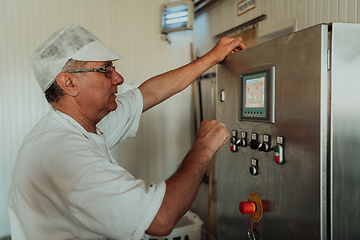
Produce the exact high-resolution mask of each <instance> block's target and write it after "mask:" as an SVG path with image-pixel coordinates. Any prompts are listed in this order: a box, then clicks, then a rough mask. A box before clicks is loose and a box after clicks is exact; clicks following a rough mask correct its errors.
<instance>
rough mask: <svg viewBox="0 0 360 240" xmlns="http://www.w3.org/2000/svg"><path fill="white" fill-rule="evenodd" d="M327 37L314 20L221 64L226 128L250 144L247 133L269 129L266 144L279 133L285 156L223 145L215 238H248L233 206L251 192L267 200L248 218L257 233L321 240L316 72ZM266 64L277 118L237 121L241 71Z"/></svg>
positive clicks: (322, 98) (323, 97)
mask: <svg viewBox="0 0 360 240" xmlns="http://www.w3.org/2000/svg"><path fill="white" fill-rule="evenodd" d="M327 36H328V26H327V25H318V26H315V27H313V28H310V29H306V30H303V31H301V32H298V33H294V34H291V35H289V36H286V37H283V38H280V39H276V40H273V41H270V42H267V43H264V44H261V45H258V46H255V47H252V48H249V49H247V50H245V51H241V52H240V53H238V54H234V55H231V56H229V57H227V58H226V60H225V61H224V62H223V64H221V65H220V66H219V72H218V74H219V75H218V81H219V82H218V89H223V90H224V91H225V94H226V100H225V101H224V102H220V101H217V108H218V109H217V116H216V117H217V119H218V120H219V121H221V122H223V123H225V125H226V126H227V128H228V130H229V131H231V130H237V131H238V132H242V131H245V132H247V133H248V143H249V141H250V139H249V136H251V133H257V134H259V137H258V141H260V142H261V140H262V138H263V135H264V134H266V135H269V136H270V144H271V147H274V146H275V145H276V137H278V136H279V137H280V136H281V137H284V145H283V146H284V155H285V160H284V163H283V164H277V163H275V161H274V152H273V151H270V152H260V151H258V150H253V149H250V148H249V147H245V148H238V151H237V152H235V153H234V152H231V151H230V150H229V148H228V147H227V146H225V147H223V148H222V149H221V150H220V151H219V152H218V167H219V189H218V192H219V205H218V221H219V222H218V224H219V233H218V238H219V239H227V240H228V239H244V238H246V235H247V230H248V229H249V227H250V217H249V216H248V215H246V216H244V215H241V214H240V213H239V211H238V210H237V209H238V204H239V203H240V201H244V200H246V198H247V196H248V194H249V193H250V192H252V191H254V192H256V193H257V194H258V195H259V196H260V197H261V199H262V200H263V201H264V203H265V204H266V206H267V209H265V211H266V212H264V215H263V218H262V220H261V221H260V222H259V223H256V224H255V225H254V229H255V231H256V232H257V233H258V234H259V236H260V237H261V238H262V239H320V235H321V231H320V229H321V227H320V226H321V224H322V221H321V217H320V214H321V194H320V191H321V185H320V181H321V173H320V163H321V162H322V161H324V162H326V157H327V156H326V155H325V156H324V155H323V154H322V152H321V151H322V148H323V145H324V144H325V146H326V142H325V143H323V142H322V141H323V139H322V137H321V136H320V132H321V131H322V128H323V124H325V131H326V129H327V128H326V124H327V118H326V117H325V118H323V116H322V114H323V112H322V107H323V106H322V103H323V102H325V103H326V102H327V99H328V95H327V94H320V93H321V91H322V86H323V82H325V83H324V86H327V74H325V76H323V74H324V72H323V71H322V65H323V63H325V66H326V63H327V54H326V53H327V51H325V52H324V51H323V49H322V46H327V45H328V40H327ZM271 67H275V96H274V97H275V122H274V123H259V122H251V121H239V120H238V117H237V114H238V109H239V106H238V104H239V91H238V89H239V86H238V84H239V75H240V74H243V73H247V72H252V71H256V70H258V69H266V68H271ZM325 73H326V72H325ZM325 108H326V106H325ZM325 114H326V111H325ZM252 158H255V159H257V160H258V174H257V175H255V176H253V175H251V174H250V172H249V168H250V166H251V159H252ZM322 158H324V159H322ZM325 209H326V208H325ZM324 214H326V212H325V213H324ZM325 232H326V226H325Z"/></svg>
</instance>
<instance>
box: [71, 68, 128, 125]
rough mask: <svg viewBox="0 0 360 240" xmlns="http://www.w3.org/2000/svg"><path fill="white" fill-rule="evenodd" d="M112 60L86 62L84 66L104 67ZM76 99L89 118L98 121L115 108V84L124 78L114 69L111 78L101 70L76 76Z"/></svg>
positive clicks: (122, 81) (121, 82) (119, 83)
mask: <svg viewBox="0 0 360 240" xmlns="http://www.w3.org/2000/svg"><path fill="white" fill-rule="evenodd" d="M111 64H112V62H111V61H109V62H88V63H87V64H86V68H94V67H106V66H108V65H111ZM77 82H78V84H79V85H78V86H79V88H78V89H79V95H78V101H79V104H80V105H81V107H82V109H83V110H84V111H85V112H86V114H87V115H88V114H89V117H90V118H91V119H94V120H95V121H100V120H101V119H102V118H103V117H104V116H106V115H107V114H108V113H109V112H111V111H114V110H115V109H116V108H117V104H116V102H115V98H116V96H115V94H116V93H117V86H118V85H121V84H123V83H124V78H123V77H122V76H121V75H120V74H119V73H118V72H116V71H115V70H113V74H112V77H111V78H108V77H106V76H105V73H103V72H88V73H84V74H81V77H79V78H78V81H77Z"/></svg>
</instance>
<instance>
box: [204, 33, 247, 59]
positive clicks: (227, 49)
mask: <svg viewBox="0 0 360 240" xmlns="http://www.w3.org/2000/svg"><path fill="white" fill-rule="evenodd" d="M242 49H246V47H245V45H244V44H243V43H242V39H241V38H240V37H239V38H227V37H222V38H221V39H220V41H219V42H218V43H217V44H216V45H215V46H214V47H213V49H211V51H210V52H208V53H207V54H206V55H208V56H207V57H209V58H211V59H212V64H213V65H215V64H217V63H219V62H221V61H223V60H224V59H225V57H226V56H227V55H229V54H231V53H235V52H238V51H240V50H242ZM206 55H205V56H206Z"/></svg>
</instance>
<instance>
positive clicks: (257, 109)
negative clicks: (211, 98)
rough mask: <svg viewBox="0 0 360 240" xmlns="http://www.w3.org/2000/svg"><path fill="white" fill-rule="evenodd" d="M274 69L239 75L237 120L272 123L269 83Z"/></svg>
mask: <svg viewBox="0 0 360 240" xmlns="http://www.w3.org/2000/svg"><path fill="white" fill-rule="evenodd" d="M273 72H274V68H271V69H266V70H263V71H257V72H251V73H244V74H241V75H240V79H239V81H240V82H239V86H240V99H239V106H240V111H239V120H248V121H266V122H268V121H270V122H271V121H273V119H271V115H272V112H271V111H272V110H273V109H271V105H272V103H271V102H272V101H271V100H272V97H273V96H271V95H272V94H273V93H272V91H271V89H272V88H271V87H272V84H271V81H273V77H272V75H273Z"/></svg>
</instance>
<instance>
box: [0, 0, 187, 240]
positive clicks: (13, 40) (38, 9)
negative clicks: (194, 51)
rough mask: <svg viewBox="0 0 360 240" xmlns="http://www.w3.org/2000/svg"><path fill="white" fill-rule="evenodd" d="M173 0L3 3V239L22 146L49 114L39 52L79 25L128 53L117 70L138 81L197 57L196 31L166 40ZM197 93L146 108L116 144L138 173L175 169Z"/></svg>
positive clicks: (149, 177)
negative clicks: (165, 8) (36, 59)
mask: <svg viewBox="0 0 360 240" xmlns="http://www.w3.org/2000/svg"><path fill="white" fill-rule="evenodd" d="M164 2H167V1H166V0H151V1H148V0H31V1H29V0H0V111H1V114H0V134H1V137H0V179H1V180H0V239H1V238H2V237H4V236H6V235H9V234H10V228H9V223H8V216H7V207H6V205H7V192H8V188H9V185H10V178H11V173H12V168H13V165H14V162H15V159H16V155H17V151H18V149H19V147H20V144H21V142H22V140H23V138H24V137H25V136H26V134H27V133H28V132H29V131H30V130H31V128H32V127H33V126H34V125H35V124H36V123H37V121H38V120H39V119H40V118H41V117H42V116H43V115H44V114H46V113H47V111H48V110H49V105H48V104H47V102H46V100H45V98H44V96H43V93H42V92H41V90H40V87H39V86H38V84H37V82H36V80H35V77H34V76H33V73H32V70H31V68H30V64H29V59H30V56H31V54H32V53H33V52H34V50H35V49H36V48H37V47H38V46H39V45H40V44H41V43H42V42H43V41H44V40H45V39H46V38H47V37H48V36H50V34H52V33H53V32H55V31H56V30H57V29H59V28H61V27H63V26H66V25H68V24H72V23H80V24H81V25H83V26H84V27H85V28H87V29H89V30H90V31H92V32H93V33H94V34H95V35H96V36H98V37H99V38H100V39H101V40H102V41H103V43H104V44H105V45H107V46H109V47H110V48H111V49H113V50H114V51H115V52H117V53H119V54H120V55H121V56H123V59H121V60H119V61H118V62H116V64H115V65H116V69H117V70H118V71H119V72H120V73H121V74H122V75H123V76H124V78H125V82H127V83H130V84H133V85H139V84H141V83H142V82H143V81H144V80H146V79H147V78H149V77H151V76H154V75H156V74H158V73H161V72H164V71H166V70H169V69H172V68H175V67H177V66H180V65H183V64H185V63H187V62H189V61H190V42H191V41H192V32H191V31H185V32H181V33H176V34H172V35H171V36H170V38H171V40H172V43H171V45H169V44H168V43H167V42H164V41H162V40H160V37H161V34H160V6H161V4H162V3H164ZM191 106H192V105H191V90H190V89H187V90H185V91H184V92H183V93H180V94H179V95H177V96H175V97H174V98H173V99H171V100H169V101H168V102H165V103H163V104H160V105H159V106H157V107H156V108H155V109H153V110H150V111H149V112H147V113H145V114H144V116H143V119H142V120H141V123H140V129H139V132H138V136H137V137H135V138H134V139H129V140H127V141H125V142H123V143H122V144H120V145H119V146H117V147H115V149H113V151H112V153H113V155H114V156H115V157H116V158H117V159H118V161H119V162H120V163H121V164H122V165H123V166H124V167H125V168H129V170H130V172H132V173H133V174H134V175H135V176H137V177H140V178H143V179H145V180H146V181H148V182H151V181H158V180H163V179H164V178H165V177H167V176H169V175H170V174H171V172H172V171H174V170H175V168H176V166H177V164H178V163H179V162H180V161H181V159H182V158H183V157H184V155H185V154H186V152H187V151H188V150H189V148H190V146H191V141H192V134H191V131H193V130H192V126H191V123H192V122H191V117H192V116H191V112H192V111H190V110H189V109H190V108H191Z"/></svg>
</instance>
